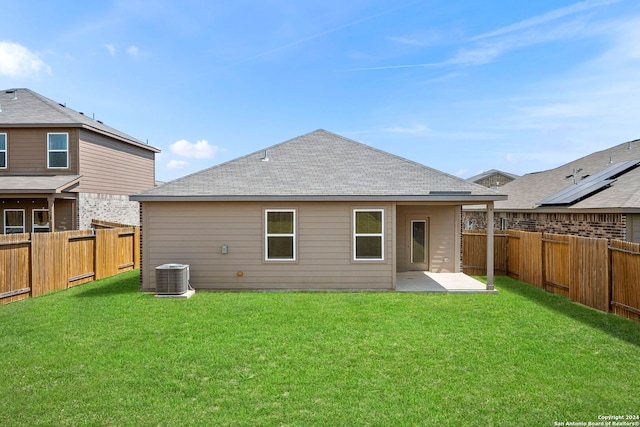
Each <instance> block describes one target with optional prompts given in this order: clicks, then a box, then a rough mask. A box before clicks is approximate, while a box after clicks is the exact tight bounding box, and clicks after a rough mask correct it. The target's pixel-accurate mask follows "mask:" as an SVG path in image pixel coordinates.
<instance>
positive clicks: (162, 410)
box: [0, 271, 640, 426]
mask: <svg viewBox="0 0 640 427" xmlns="http://www.w3.org/2000/svg"><path fill="white" fill-rule="evenodd" d="M496 287H497V288H498V289H499V291H500V292H499V294H497V295H485V294H451V295H446V294H407V293H391V292H389V293H365V292H360V293H341V292H328V293H300V292H290V293H285V292H277V293H258V292H255V293H253V292H245V293H206V292H198V293H196V295H195V296H194V297H192V298H191V299H189V300H174V299H157V298H154V297H153V296H152V295H149V294H143V293H139V292H137V289H138V272H137V271H134V272H130V273H125V274H122V275H119V276H116V277H113V278H109V279H105V280H102V281H99V282H94V283H91V284H87V285H83V286H80V287H77V288H73V289H70V290H68V291H62V292H57V293H54V294H50V295H47V296H44V297H40V298H34V299H30V300H27V301H22V302H18V303H13V304H10V305H6V306H0V325H1V326H0V328H1V329H0V349H1V350H0V364H1V366H2V370H1V371H0V425H2V426H37V425H45V426H62V425H73V426H76V425H117V426H124V425H131V426H156V425H163V426H185V425H233V426H238V425H247V426H253V425H269V426H271V425H275V426H280V425H290V426H310V425H318V426H353V425H380V426H407V425H416V426H423V425H456V426H471V425H474V426H498V425H509V426H513V425H518V426H519V425H522V426H525V425H526V426H538V425H539V426H553V425H554V422H567V421H573V422H576V421H577V422H589V421H591V422H596V421H599V420H598V416H599V415H636V414H638V413H640V393H639V391H640V323H638V322H633V321H630V320H627V319H623V318H619V317H616V316H613V315H609V314H605V313H601V312H598V311H595V310H592V309H589V308H586V307H583V306H580V305H578V304H574V303H571V302H570V301H569V300H567V299H564V298H561V297H557V296H554V295H551V294H547V293H544V292H542V291H540V290H538V289H535V288H532V287H530V286H528V285H525V284H522V283H519V282H516V281H514V280H511V279H508V278H505V277H497V278H496Z"/></svg>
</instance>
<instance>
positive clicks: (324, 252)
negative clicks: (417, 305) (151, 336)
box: [142, 202, 395, 289]
mask: <svg viewBox="0 0 640 427" xmlns="http://www.w3.org/2000/svg"><path fill="white" fill-rule="evenodd" d="M354 208H359V209H360V208H372V209H376V208H380V209H384V210H385V237H384V238H385V260H384V261H373V262H372V261H369V262H366V261H364V262H363V261H353V260H352V257H353V252H352V251H353V249H352V240H353V235H352V233H353V231H352V218H353V209H354ZM265 209H295V210H296V221H297V230H296V236H297V238H296V244H297V256H296V257H297V259H296V261H293V262H292V261H265V260H264V211H265ZM391 210H392V205H391V204H389V203H377V204H369V203H342V202H335V203H333V202H331V203H320V202H315V203H314V202H292V203H284V202H279V203H266V202H265V203H259V202H235V203H233V202H190V203H171V202H146V203H143V209H142V212H143V218H142V221H143V233H142V235H143V243H142V245H143V278H144V283H143V289H154V288H155V267H156V266H159V265H161V264H165V263H181V264H189V265H190V271H191V283H192V285H193V286H194V287H195V288H196V289H230V288H233V289H260V288H262V289H326V288H344V289H356V288H361V289H391V287H392V282H393V264H394V263H393V258H394V256H395V254H394V250H395V247H394V245H393V244H392V242H393V233H392V232H391V231H392V218H393V215H392V212H391ZM223 244H226V245H228V248H229V253H228V254H226V255H224V254H222V253H221V246H222V245H223ZM238 272H242V276H238V274H237V273H238Z"/></svg>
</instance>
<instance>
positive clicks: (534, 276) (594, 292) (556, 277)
mask: <svg viewBox="0 0 640 427" xmlns="http://www.w3.org/2000/svg"><path fill="white" fill-rule="evenodd" d="M494 250H495V253H494V259H495V271H494V274H507V275H509V276H510V277H513V278H515V279H518V280H520V281H522V282H525V283H529V284H531V285H533V286H536V287H538V288H540V289H544V290H545V291H547V292H552V293H556V294H560V295H563V296H565V297H568V298H570V299H571V300H573V301H576V302H579V303H581V304H584V305H587V306H589V307H593V308H597V309H598V310H602V311H606V312H609V311H612V312H613V313H615V314H617V315H619V316H623V317H627V318H630V319H634V320H639V321H640V244H638V243H630V242H623V241H619V240H611V241H609V240H607V239H594V238H587V237H577V236H569V235H563V234H551V233H536V232H526V231H514V230H510V231H508V232H506V233H504V234H497V235H496V236H495V237H494ZM486 251H487V236H486V234H485V233H483V232H467V231H465V232H464V233H463V254H462V264H463V265H462V267H463V271H464V272H465V273H467V274H474V275H478V274H486V265H487V264H486V254H487V252H486Z"/></svg>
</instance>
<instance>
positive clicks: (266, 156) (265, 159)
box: [260, 150, 269, 162]
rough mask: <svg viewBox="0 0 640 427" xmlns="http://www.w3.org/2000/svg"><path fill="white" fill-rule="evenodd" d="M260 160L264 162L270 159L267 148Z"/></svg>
mask: <svg viewBox="0 0 640 427" xmlns="http://www.w3.org/2000/svg"><path fill="white" fill-rule="evenodd" d="M260 160H262V161H263V162H268V161H269V153H268V152H267V150H264V157H262V158H261V159H260Z"/></svg>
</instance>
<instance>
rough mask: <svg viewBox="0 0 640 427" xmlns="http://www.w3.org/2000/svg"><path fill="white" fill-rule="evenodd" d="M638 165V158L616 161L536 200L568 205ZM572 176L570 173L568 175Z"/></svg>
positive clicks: (612, 181)
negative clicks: (575, 182)
mask: <svg viewBox="0 0 640 427" xmlns="http://www.w3.org/2000/svg"><path fill="white" fill-rule="evenodd" d="M638 165H640V159H635V160H629V161H626V162H620V163H616V164H615V165H611V166H609V167H608V168H606V169H603V170H601V171H600V172H598V173H596V174H593V175H587V176H585V177H584V179H583V180H582V181H580V182H578V183H577V184H573V185H572V186H570V187H567V188H565V189H564V190H561V191H558V192H557V193H555V194H552V195H551V196H549V197H547V198H545V199H542V200H540V201H539V202H538V204H539V205H542V206H549V205H570V204H573V203H576V202H578V201H580V200H582V199H585V198H587V197H589V196H591V195H593V194H594V193H597V192H598V191H601V190H603V189H605V188H607V187H608V186H610V185H611V184H613V183H614V182H615V178H617V177H619V176H620V175H624V174H625V173H627V172H629V171H630V170H631V169H634V168H636V167H637V166H638ZM570 176H572V175H570Z"/></svg>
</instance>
